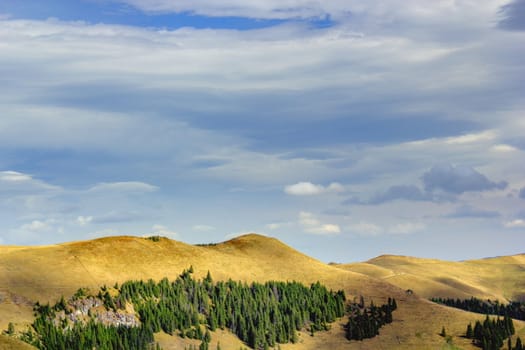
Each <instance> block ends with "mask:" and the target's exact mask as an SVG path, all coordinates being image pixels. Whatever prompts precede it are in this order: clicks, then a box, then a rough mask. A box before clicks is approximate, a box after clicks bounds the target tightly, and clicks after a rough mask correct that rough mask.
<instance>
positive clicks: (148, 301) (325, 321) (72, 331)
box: [27, 267, 390, 350]
mask: <svg viewBox="0 0 525 350" xmlns="http://www.w3.org/2000/svg"><path fill="white" fill-rule="evenodd" d="M192 272H193V267H190V268H189V269H188V270H185V271H183V272H182V274H181V275H180V276H179V277H178V278H177V279H176V280H175V281H169V280H168V279H166V278H164V279H162V280H160V281H158V282H155V281H153V280H148V281H128V282H124V283H122V284H121V285H120V288H119V289H118V294H117V295H116V296H114V297H113V296H111V294H110V293H109V291H108V288H106V287H103V288H101V290H100V292H99V293H98V298H99V299H100V300H102V302H103V304H104V306H105V308H106V309H107V310H114V311H118V309H119V308H123V307H124V306H125V305H126V303H132V304H133V307H134V309H135V310H136V312H137V313H138V317H139V319H140V326H139V327H128V326H104V325H102V324H101V323H100V322H98V321H96V320H95V318H94V317H91V319H90V320H89V321H88V322H85V323H84V322H75V323H73V324H71V323H68V322H67V321H63V322H56V321H57V313H56V311H57V310H62V309H66V308H67V303H66V302H65V300H64V299H63V298H62V299H61V300H60V301H59V302H58V303H57V304H56V305H55V306H53V307H51V306H50V305H49V304H46V305H40V304H37V306H35V311H36V313H37V318H36V320H35V322H34V323H33V329H34V330H35V331H36V333H37V336H32V334H30V333H28V334H27V339H28V342H30V341H33V342H34V343H35V344H36V346H37V347H38V348H40V349H90V350H91V349H93V348H96V349H153V348H154V347H155V346H156V345H155V344H154V343H153V334H154V333H156V332H159V331H164V332H166V333H168V334H179V335H181V336H183V337H188V338H192V339H198V340H200V341H202V342H201V344H200V346H199V349H206V350H207V349H208V348H209V344H210V342H211V333H210V330H214V329H216V328H221V329H225V328H227V329H229V330H230V331H231V332H233V333H234V334H236V335H237V336H238V337H239V338H240V339H241V340H242V341H244V342H245V343H246V344H247V345H249V346H250V347H251V348H254V349H269V348H274V347H275V346H276V345H277V344H278V343H287V342H297V331H299V330H302V329H309V330H311V332H312V334H313V333H314V332H317V331H324V330H328V329H329V328H330V326H329V323H332V322H334V321H335V320H336V318H338V317H342V316H343V315H344V313H345V307H344V302H345V300H346V298H345V294H344V292H343V291H338V292H333V291H329V290H327V289H326V287H324V286H323V285H321V284H320V283H314V284H312V285H310V287H306V286H304V285H302V284H300V283H297V282H286V283H285V282H275V281H271V282H266V283H265V284H260V283H252V284H249V285H248V284H246V283H242V282H235V281H232V280H229V281H226V282H222V281H221V282H216V283H214V282H213V279H212V277H211V275H210V273H209V272H208V274H207V276H206V278H204V279H203V280H195V279H193V277H192ZM81 295H84V293H83V292H82V293H80V292H77V294H76V298H79V297H80V296H81ZM389 303H390V302H389ZM35 339H36V340H35ZM217 347H218V348H220V346H219V345H218V346H217Z"/></svg>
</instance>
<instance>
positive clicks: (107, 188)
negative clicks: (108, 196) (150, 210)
mask: <svg viewBox="0 0 525 350" xmlns="http://www.w3.org/2000/svg"><path fill="white" fill-rule="evenodd" d="M158 189H159V188H158V187H157V186H153V185H150V184H147V183H145V182H139V181H125V182H101V183H99V184H96V185H95V186H93V187H91V188H90V189H89V191H90V192H122V193H147V192H155V191H157V190H158Z"/></svg>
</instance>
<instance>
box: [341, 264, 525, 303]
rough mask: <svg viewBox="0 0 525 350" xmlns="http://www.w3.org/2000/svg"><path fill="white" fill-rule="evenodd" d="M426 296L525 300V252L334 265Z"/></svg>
mask: <svg viewBox="0 0 525 350" xmlns="http://www.w3.org/2000/svg"><path fill="white" fill-rule="evenodd" d="M337 266H338V267H339V268H342V269H345V270H347V271H353V272H358V273H362V274H365V275H367V276H371V277H375V278H378V279H381V280H383V281H387V282H389V283H391V284H393V285H396V286H398V287H400V288H403V289H412V290H414V291H415V292H417V293H418V294H419V295H421V296H423V297H425V298H430V297H452V298H470V297H471V296H475V297H477V298H480V299H492V300H495V299H497V300H500V301H510V300H515V301H523V300H525V255H523V254H520V255H513V256H505V257H496V258H487V259H479V260H468V261H462V262H451V261H443V260H436V259H422V258H414V257H407V256H395V255H383V256H379V257H377V258H374V259H371V260H369V261H367V262H364V263H354V264H343V265H337Z"/></svg>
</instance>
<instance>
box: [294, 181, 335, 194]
mask: <svg viewBox="0 0 525 350" xmlns="http://www.w3.org/2000/svg"><path fill="white" fill-rule="evenodd" d="M344 191H345V188H344V186H343V185H341V184H340V183H337V182H332V183H331V184H329V185H328V186H323V185H316V184H313V183H311V182H298V183H296V184H293V185H288V186H286V187H285V188H284V192H285V193H286V194H289V195H292V196H313V195H319V194H324V193H341V192H344Z"/></svg>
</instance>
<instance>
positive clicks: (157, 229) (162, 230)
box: [145, 224, 179, 239]
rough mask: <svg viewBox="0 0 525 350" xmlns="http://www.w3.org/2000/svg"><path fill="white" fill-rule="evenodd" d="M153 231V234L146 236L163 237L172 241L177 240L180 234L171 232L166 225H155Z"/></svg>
mask: <svg viewBox="0 0 525 350" xmlns="http://www.w3.org/2000/svg"><path fill="white" fill-rule="evenodd" d="M151 230H152V231H151V233H149V234H147V235H145V236H162V237H168V238H171V239H177V238H178V237H179V234H178V233H177V232H175V231H172V230H170V229H169V228H168V227H166V226H164V225H159V224H155V225H153V226H152V227H151Z"/></svg>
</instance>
